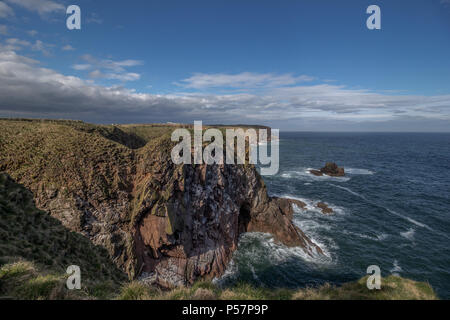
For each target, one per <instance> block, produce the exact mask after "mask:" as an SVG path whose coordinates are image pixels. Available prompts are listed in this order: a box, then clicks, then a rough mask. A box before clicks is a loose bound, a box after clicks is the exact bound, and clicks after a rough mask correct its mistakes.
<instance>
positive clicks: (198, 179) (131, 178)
mask: <svg viewBox="0 0 450 320" xmlns="http://www.w3.org/2000/svg"><path fill="white" fill-rule="evenodd" d="M2 128H3V131H2V133H1V134H2V135H1V139H0V169H1V170H4V171H6V172H8V173H9V174H11V176H13V177H14V179H16V180H17V181H19V182H20V183H22V184H24V185H25V186H26V187H27V188H29V189H30V190H31V191H32V192H33V194H34V197H35V201H36V205H37V206H38V207H39V208H40V209H42V210H46V211H47V212H49V213H50V214H51V215H52V216H53V217H55V218H57V219H58V220H60V221H61V222H62V223H63V224H64V226H66V227H67V228H69V229H70V230H72V231H76V232H78V233H80V234H82V235H84V236H85V237H87V238H88V239H90V240H91V241H92V242H93V243H94V244H96V245H100V246H102V247H104V248H106V249H107V251H108V252H109V255H110V257H111V259H112V260H113V261H114V263H115V264H116V265H117V266H118V267H119V268H120V269H121V270H123V271H124V272H126V273H127V274H128V275H129V277H130V278H137V277H139V276H142V275H145V276H147V278H148V279H149V280H150V282H152V283H155V284H158V285H160V286H163V287H174V286H181V285H189V284H192V283H193V282H194V281H195V280H196V279H199V278H202V277H207V278H212V277H216V276H220V275H221V274H223V272H224V271H225V268H226V266H227V265H228V263H229V261H230V260H231V258H232V254H233V252H234V251H235V250H236V248H237V245H238V239H239V236H240V235H241V234H242V233H244V232H267V233H271V234H273V236H274V238H275V239H276V240H277V241H279V242H281V243H283V244H285V245H287V246H300V247H302V248H303V249H304V250H305V252H306V253H308V254H310V255H314V254H321V253H322V251H321V249H320V248H319V247H318V246H317V245H315V244H314V243H313V242H312V241H311V240H310V239H308V237H307V236H306V235H305V234H304V233H303V232H302V231H301V230H300V229H299V228H297V227H296V226H295V225H294V224H293V223H292V221H291V219H292V215H293V207H292V206H293V205H296V206H299V207H302V206H304V204H302V203H301V202H296V203H294V202H295V201H293V200H287V199H279V198H270V197H269V196H268V194H267V190H266V187H265V185H264V182H263V180H262V178H261V177H260V176H259V174H258V173H257V171H256V169H255V167H254V166H252V165H237V166H231V165H222V166H221V165H212V166H206V165H184V166H177V165H174V164H173V163H172V161H171V159H170V153H171V152H170V151H171V149H172V148H173V146H174V143H172V142H171V141H170V132H171V131H172V130H173V128H168V129H167V132H168V133H169V134H164V132H165V131H164V130H165V129H164V128H163V127H156V128H152V127H149V126H144V127H139V128H136V127H132V128H131V129H130V128H127V127H124V130H125V129H129V130H134V131H133V132H137V133H142V132H143V134H142V137H143V138H142V139H144V138H145V139H146V141H147V143H146V144H145V145H144V146H142V143H140V144H131V143H126V142H127V133H126V132H125V131H124V132H120V134H118V130H121V129H119V128H116V127H114V128H113V129H110V128H109V127H107V128H103V127H102V130H97V127H95V126H93V125H86V124H83V123H80V122H77V123H72V122H60V121H52V122H41V121H26V122H24V121H4V123H2ZM105 130H106V131H105ZM149 130H153V131H149ZM104 132H107V133H108V134H105V133H104ZM116 137H117V139H116ZM136 137H137V136H136V135H135V134H134V133H133V135H131V138H130V139H132V140H130V141H137V140H139V139H141V138H140V137H141V136H139V137H138V138H139V139H138V138H136ZM149 137H151V138H149ZM139 141H141V140H139ZM133 146H134V147H135V148H136V149H133V148H134V147H133Z"/></svg>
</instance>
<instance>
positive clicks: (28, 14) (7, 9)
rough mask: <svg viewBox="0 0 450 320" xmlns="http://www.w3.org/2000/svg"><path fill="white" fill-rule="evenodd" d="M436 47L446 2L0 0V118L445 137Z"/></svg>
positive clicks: (446, 26) (444, 58) (449, 115)
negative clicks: (372, 8) (70, 16)
mask: <svg viewBox="0 0 450 320" xmlns="http://www.w3.org/2000/svg"><path fill="white" fill-rule="evenodd" d="M69 4H77V5H79V6H80V8H81V12H82V30H79V31H78V30H73V31H69V30H67V28H66V26H65V19H66V14H65V8H66V7H67V6H68V5H69ZM371 4H376V5H378V6H380V8H381V14H382V29H381V30H368V29H367V27H366V19H367V18H368V16H369V15H368V14H366V8H367V7H368V6H369V5H371ZM449 40H450V0H427V1H425V0H418V1H401V0H396V1H394V0H390V1H383V0H372V1H365V0H354V1H351V0H342V1H335V0H315V1H313V0H304V1H300V0H297V1H287V0H286V1H264V0H258V1H256V0H239V1H237V0H236V1H235V0H227V1H219V0H217V1H216V0H208V1H196V0H195V1H194V0H192V1H187V0H184V1H172V0H165V1H133V0H129V1H106V0H96V1H94V0H84V1H82V0H80V1H71V2H70V3H69V2H68V1H56V0H0V78H1V79H0V81H1V82H0V116H24V117H25V116H26V117H46V118H76V119H82V120H86V121H90V122H102V123H109V122H114V123H120V122H166V121H174V122H192V121H194V120H203V121H204V122H207V123H236V122H239V123H254V124H256V123H258V124H267V125H271V126H273V127H278V128H281V129H284V130H307V131H334V130H336V131H361V130H363V131H365V130H370V131H450V126H449V124H450V59H449V57H450V41H449ZM30 59H31V60H30ZM2 83H3V84H2Z"/></svg>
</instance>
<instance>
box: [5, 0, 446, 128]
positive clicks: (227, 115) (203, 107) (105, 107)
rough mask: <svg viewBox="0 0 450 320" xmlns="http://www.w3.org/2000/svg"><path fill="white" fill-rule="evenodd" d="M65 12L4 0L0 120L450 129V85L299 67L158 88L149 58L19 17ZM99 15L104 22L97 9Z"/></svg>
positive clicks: (41, 0) (54, 4) (184, 79)
mask: <svg viewBox="0 0 450 320" xmlns="http://www.w3.org/2000/svg"><path fill="white" fill-rule="evenodd" d="M444 2H445V1H442V3H444ZM64 9H65V7H64V4H63V2H60V1H51V0H3V1H0V117H39V118H65V119H81V120H85V121H89V122H99V123H127V122H134V123H137V122H139V123H143V122H148V123H149V122H169V121H170V122H184V123H190V122H193V121H194V120H203V121H204V122H205V123H210V124H211V123H217V124H219V123H221V124H222V123H223V124H226V123H249V124H266V125H270V126H273V127H278V128H281V129H285V130H311V131H333V130H337V131H353V130H357V131H365V130H370V131H372V130H373V131H450V126H449V124H450V92H449V91H447V92H443V93H442V94H417V93H414V92H412V93H411V92H404V91H403V90H400V91H399V90H397V88H391V89H392V90H389V91H386V90H374V89H370V88H363V87H361V86H359V87H357V86H348V85H343V84H339V83H340V81H336V80H328V79H325V78H323V76H318V75H316V74H309V73H302V72H299V70H296V71H295V72H281V71H278V70H277V71H274V72H267V71H262V70H261V71H248V70H246V69H245V68H244V67H242V66H240V67H239V68H237V69H239V70H237V71H233V72H222V71H221V72H213V71H211V72H198V71H195V70H192V71H191V72H188V73H186V72H184V73H183V75H184V76H180V75H178V77H176V76H175V75H174V76H173V77H172V78H171V79H170V80H167V81H168V82H170V87H168V89H165V90H161V91H162V92H160V93H158V92H149V88H151V89H152V90H153V87H154V86H153V83H152V85H151V86H150V85H148V83H147V82H146V79H143V78H144V77H145V76H146V75H145V73H146V72H151V70H148V69H147V68H146V66H147V65H148V64H149V61H147V60H146V59H145V57H144V58H142V57H140V58H127V59H115V58H114V57H113V55H107V56H106V57H104V58H103V57H102V56H104V54H101V53H100V52H99V50H95V51H96V52H95V53H85V52H86V51H85V50H86V49H85V48H83V49H82V50H83V51H84V52H83V53H82V52H80V50H79V49H78V48H79V47H80V46H82V43H69V42H68V40H67V38H69V39H70V37H68V36H64V37H60V38H58V36H52V37H51V36H49V35H48V34H49V32H48V29H46V30H44V31H41V30H38V31H36V30H34V29H28V30H27V29H26V28H21V27H20V23H18V21H26V20H21V18H20V17H21V15H24V14H25V13H24V12H28V14H34V15H35V16H37V17H35V19H39V20H41V22H40V23H42V24H48V23H50V24H51V23H52V22H50V20H51V19H53V17H54V16H55V15H56V16H57V17H58V18H59V19H64V16H62V18H61V14H59V13H60V12H61V11H62V12H64ZM58 14H59V15H58ZM90 16H91V17H97V18H96V22H93V23H95V24H96V25H101V24H102V22H99V21H102V20H101V19H100V18H99V15H98V14H97V13H93V12H91V13H90ZM4 21H6V23H4ZM53 23H54V22H53ZM56 24H57V23H56ZM40 36H42V38H40ZM47 39H51V42H48V41H47ZM58 41H59V42H58ZM60 55H68V56H67V57H65V59H66V60H67V59H69V61H71V63H69V65H68V66H67V67H65V68H63V67H61V66H59V64H58V63H54V61H57V60H58V58H57V57H58V56H60ZM163 91H164V92H163Z"/></svg>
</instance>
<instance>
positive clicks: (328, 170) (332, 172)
mask: <svg viewBox="0 0 450 320" xmlns="http://www.w3.org/2000/svg"><path fill="white" fill-rule="evenodd" d="M309 172H310V173H311V174H313V175H315V176H318V177H321V176H323V175H327V176H330V177H344V176H345V170H344V168H339V167H338V165H337V164H336V163H332V162H328V163H327V164H326V165H325V167H323V168H322V169H320V170H310V171H309Z"/></svg>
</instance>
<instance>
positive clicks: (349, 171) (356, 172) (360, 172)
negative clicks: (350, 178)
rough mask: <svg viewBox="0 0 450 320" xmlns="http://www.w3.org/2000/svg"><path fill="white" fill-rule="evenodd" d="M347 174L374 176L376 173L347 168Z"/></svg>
mask: <svg viewBox="0 0 450 320" xmlns="http://www.w3.org/2000/svg"><path fill="white" fill-rule="evenodd" d="M345 173H348V174H353V175H373V174H375V172H373V171H370V170H368V169H356V168H345Z"/></svg>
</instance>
